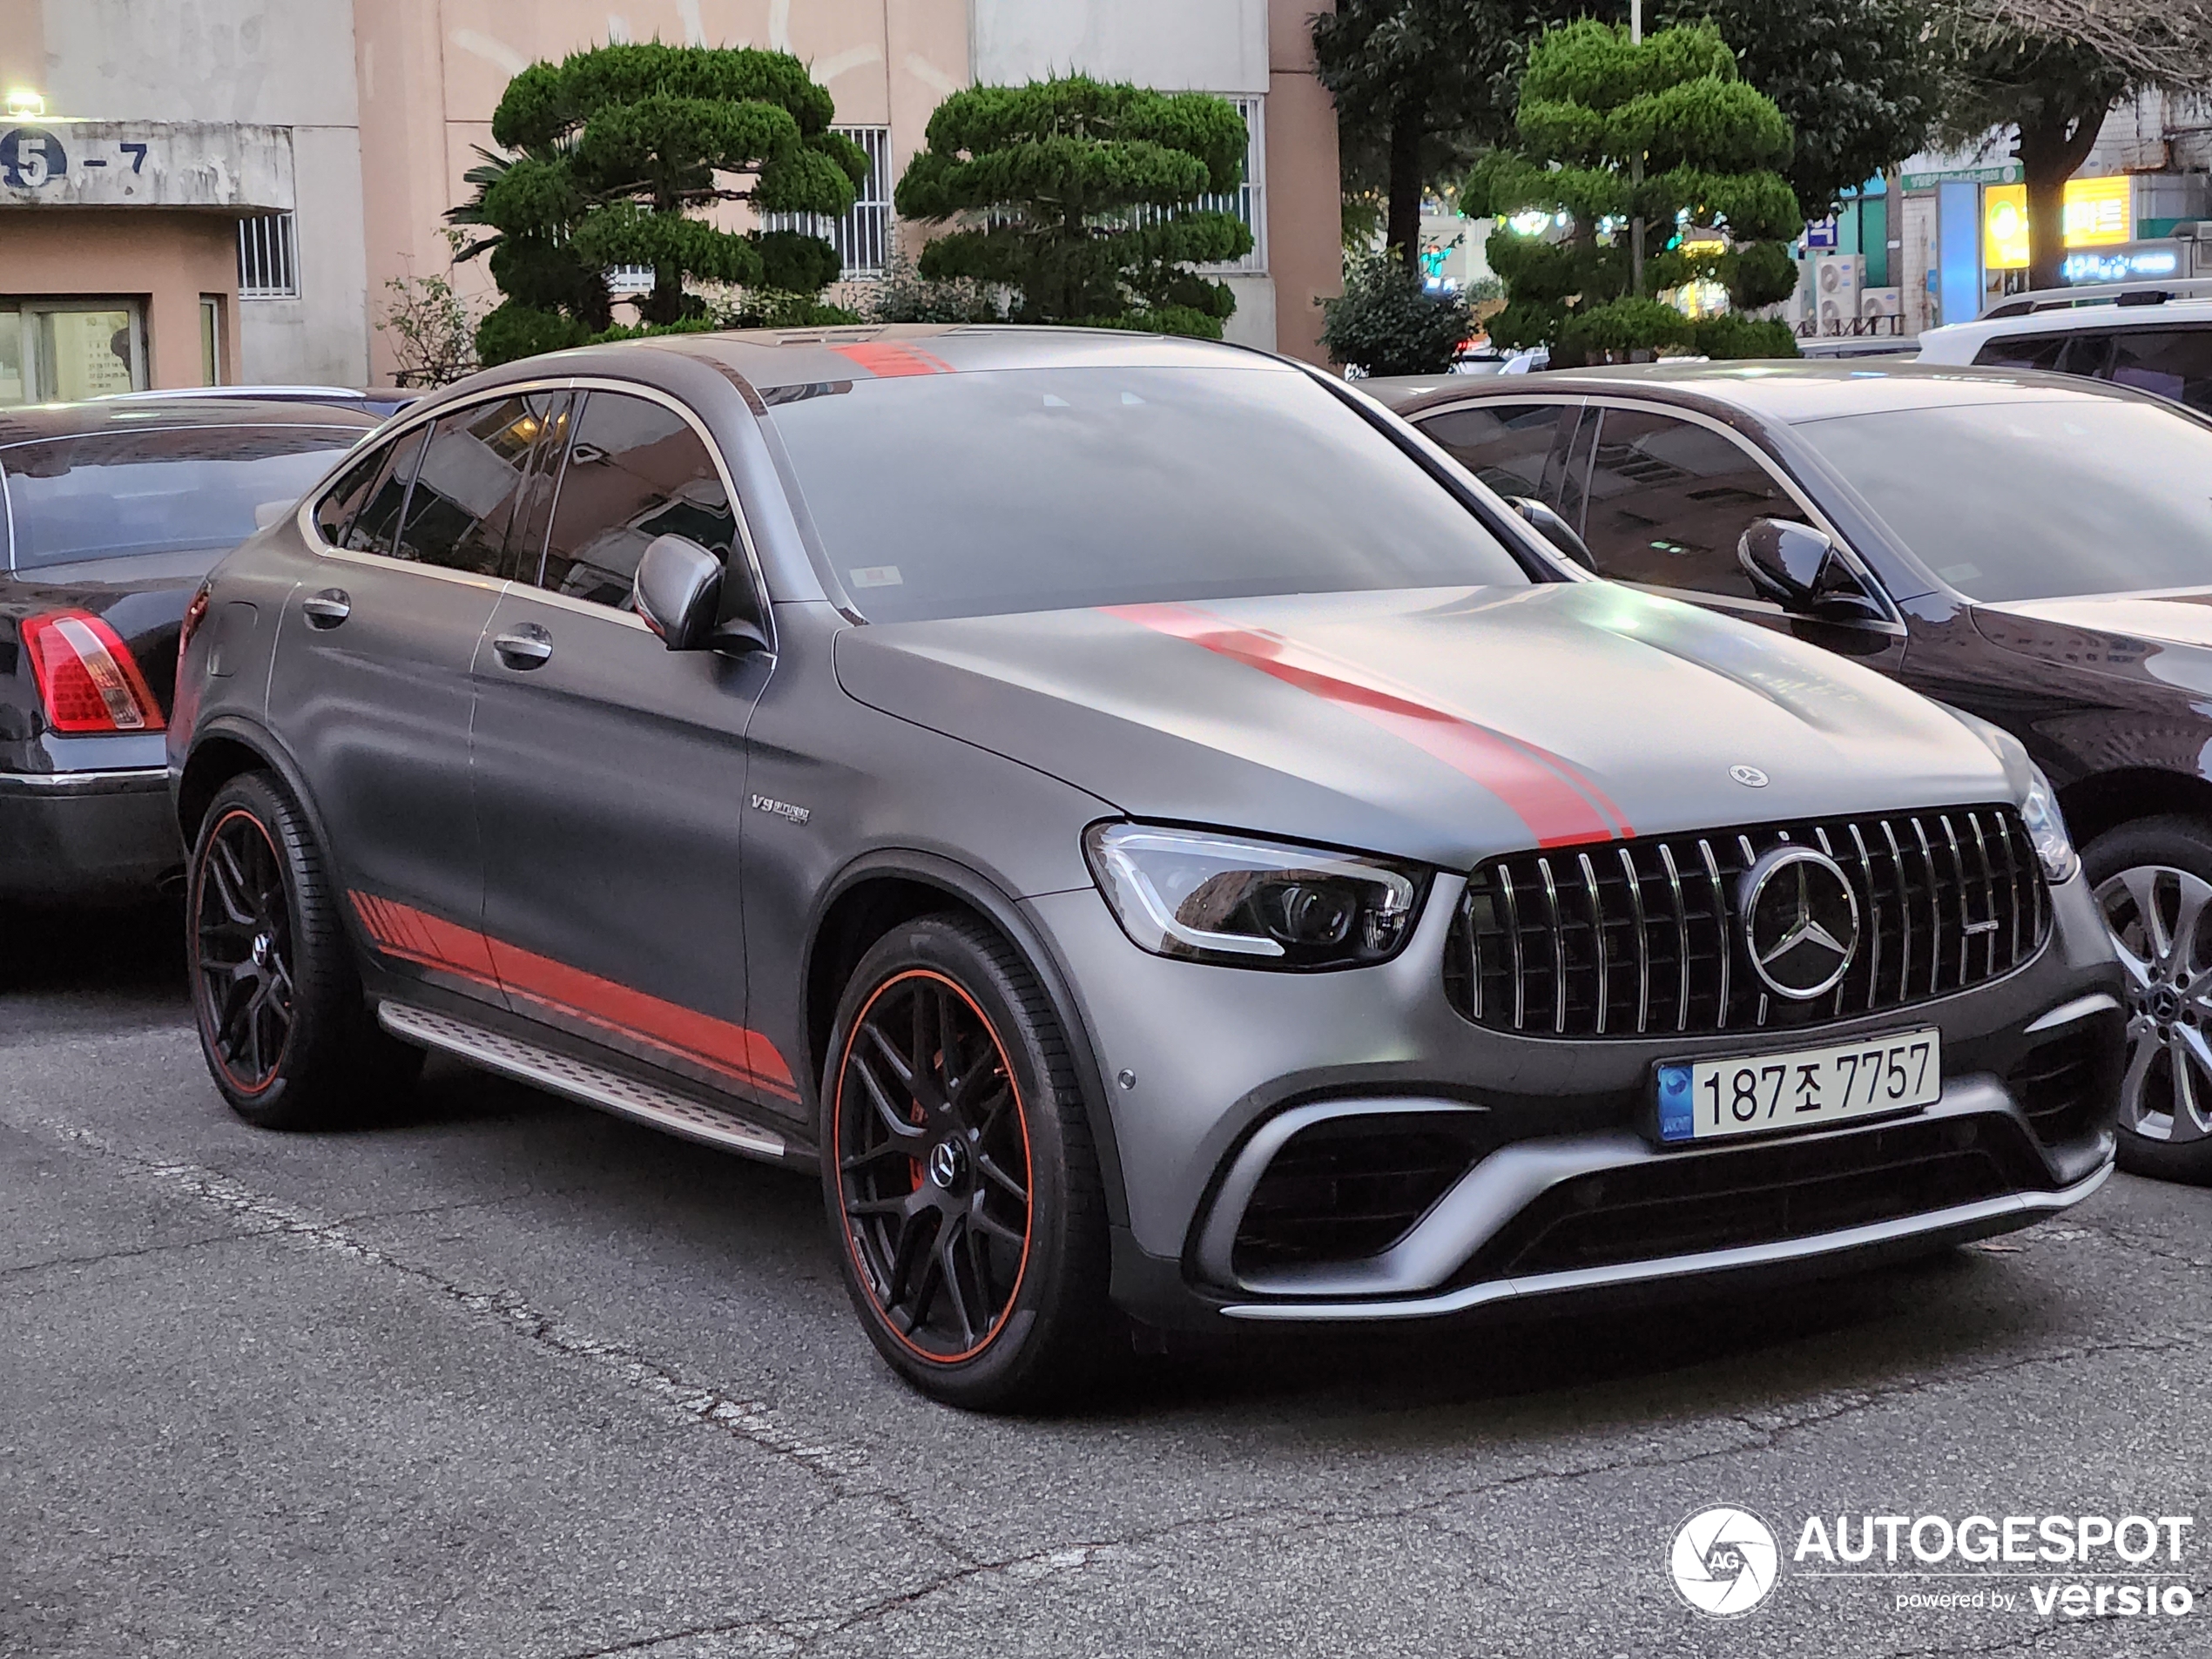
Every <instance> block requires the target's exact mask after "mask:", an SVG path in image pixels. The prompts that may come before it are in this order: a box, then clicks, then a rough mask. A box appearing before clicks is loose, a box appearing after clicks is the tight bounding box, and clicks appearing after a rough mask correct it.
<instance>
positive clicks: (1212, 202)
mask: <svg viewBox="0 0 2212 1659" xmlns="http://www.w3.org/2000/svg"><path fill="white" fill-rule="evenodd" d="M1222 97H1223V98H1224V101H1226V102H1228V103H1231V104H1233V105H1236V106H1237V113H1238V114H1239V115H1241V116H1243V117H1244V177H1243V178H1242V179H1239V180H1238V183H1237V184H1236V185H1235V186H1234V187H1233V188H1231V189H1229V190H1225V191H1222V192H1219V193H1214V192H1208V193H1207V194H1205V195H1204V196H1201V197H1199V198H1198V199H1197V201H1196V202H1193V203H1192V204H1191V207H1192V209H1193V210H1194V211H1196V212H1207V213H1227V214H1230V215H1231V216H1232V217H1233V218H1236V219H1240V220H1242V221H1243V222H1244V226H1245V228H1246V229H1248V230H1250V231H1251V233H1252V251H1251V253H1247V254H1245V255H1244V258H1243V259H1241V260H1231V261H1230V262H1229V263H1227V264H1225V265H1207V266H1200V267H1199V268H1200V269H1201V270H1204V271H1210V272H1212V273H1216V274H1217V275H1218V274H1222V273H1231V272H1236V273H1244V272H1259V271H1264V270H1266V269H1267V212H1266V208H1267V199H1266V197H1267V135H1266V130H1265V126H1264V115H1263V113H1262V105H1263V104H1264V99H1261V98H1236V97H1231V96H1230V95H1228V94H1226V93H1224V94H1223V95H1222ZM1172 216H1173V214H1172V210H1170V211H1169V212H1163V211H1162V210H1161V209H1159V208H1156V207H1140V208H1138V209H1137V210H1136V214H1135V219H1136V223H1138V224H1139V225H1145V224H1157V223H1158V222H1159V221H1160V220H1161V219H1165V218H1170V217H1172Z"/></svg>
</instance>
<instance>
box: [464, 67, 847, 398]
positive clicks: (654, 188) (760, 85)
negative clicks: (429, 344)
mask: <svg viewBox="0 0 2212 1659" xmlns="http://www.w3.org/2000/svg"><path fill="white" fill-rule="evenodd" d="M834 108H835V106H834V105H833V102H832V100H831V98H830V95H829V92H828V91H827V90H826V89H825V88H823V87H820V86H818V85H816V84H814V82H813V79H812V78H810V77H809V76H808V74H807V71H806V65H805V64H801V63H800V62H799V59H797V58H796V57H792V56H791V54H790V53H788V52H769V51H752V50H750V49H744V48H730V47H708V46H666V45H662V44H658V43H657V42H656V43H651V44H632V45H613V46H599V47H595V48H593V49H592V50H591V51H583V52H577V53H575V54H573V55H571V56H570V57H565V58H563V60H562V61H561V62H559V63H558V64H545V63H539V64H531V65H530V66H529V68H528V69H525V70H524V71H523V72H522V73H521V74H519V75H517V76H516V77H515V78H514V79H513V80H512V81H510V82H509V83H508V85H507V91H506V93H505V95H504V96H503V97H502V98H501V99H500V100H499V107H498V108H497V109H496V110H495V111H493V112H492V129H491V130H492V138H494V140H495V141H496V142H497V143H498V144H499V145H502V147H503V148H504V149H505V150H507V151H509V152H511V153H510V154H509V155H505V156H496V155H493V154H491V153H490V152H480V153H482V154H483V156H484V165H482V166H479V167H475V168H473V169H471V170H470V171H469V173H468V175H467V178H468V179H469V183H471V184H472V185H475V187H476V193H475V196H474V197H473V198H471V199H469V201H468V202H466V203H464V204H462V206H459V207H457V208H455V209H454V210H453V212H450V213H448V215H447V217H448V219H452V220H453V221H454V222H455V223H456V224H460V225H464V226H482V227H485V228H486V229H488V230H489V231H490V232H491V234H490V235H488V236H485V237H482V238H481V239H478V240H477V241H476V242H475V245H474V246H471V247H469V249H468V250H467V251H466V253H464V255H463V257H469V256H473V255H475V254H477V253H489V254H490V256H491V273H492V280H494V281H495V282H496V283H497V284H498V285H499V289H500V292H501V293H502V296H503V303H502V304H501V305H500V306H499V307H497V308H496V310H494V311H492V312H491V313H490V314H489V315H487V316H486V317H485V318H484V320H483V321H482V324H481V325H479V327H478V329H477V335H476V345H477V354H478V355H479V356H480V357H481V358H482V360H483V361H484V362H486V363H488V364H489V363H499V362H506V361H510V360H512V359H514V358H516V357H523V356H528V355H530V354H533V353H536V352H540V351H549V350H553V349H556V348H558V347H564V346H573V345H578V344H581V343H583V341H587V340H590V339H593V338H595V337H597V336H599V335H601V334H605V333H606V332H607V331H608V330H609V328H610V326H611V325H612V322H613V313H612V307H611V302H610V298H609V295H608V290H607V279H606V273H607V272H608V270H609V269H610V268H611V267H614V266H648V267H650V268H651V271H652V273H653V287H652V291H651V293H649V294H647V295H646V296H645V297H644V299H643V300H640V301H639V302H638V313H639V316H640V318H641V321H642V327H641V328H633V329H628V330H625V331H624V332H625V333H637V332H650V331H651V329H653V328H656V327H663V328H665V327H675V326H678V325H680V324H684V323H686V322H690V323H691V324H692V325H693V326H697V324H698V320H699V319H700V318H702V317H703V316H704V315H705V305H704V303H703V302H702V301H700V300H698V298H697V297H696V296H694V295H691V294H690V293H686V292H685V283H686V282H687V281H693V280H698V281H707V282H715V283H722V284H727V285H732V286H734V287H740V288H745V289H752V288H759V289H765V290H772V291H775V292H776V293H779V294H784V295H797V296H801V297H802V298H803V297H805V296H811V295H817V294H819V293H820V292H821V290H822V289H823V288H824V287H826V286H827V285H828V284H830V283H831V282H833V281H835V280H836V279H837V276H838V259H837V251H836V249H834V248H833V247H832V246H830V245H829V244H828V243H827V242H826V241H824V240H823V239H821V238H819V237H818V236H809V235H806V234H804V233H800V232H798V231H752V232H748V233H742V234H740V233H736V232H732V231H725V230H722V229H719V228H718V227H717V226H714V225H712V224H710V223H709V222H708V221H707V220H706V219H704V218H700V217H698V213H699V212H700V211H701V210H702V209H705V208H707V207H711V206H713V205H714V204H716V203H718V202H729V201H750V202H751V203H752V206H753V207H754V208H755V209H756V210H758V211H759V212H764V213H774V212H794V213H823V214H837V213H842V212H845V211H846V209H847V208H849V207H851V206H852V205H853V192H854V190H855V189H856V188H857V187H858V185H859V184H860V180H862V179H865V178H867V167H868V161H867V152H864V151H863V150H862V149H861V148H860V145H856V144H854V143H853V141H852V140H851V139H849V138H844V137H841V136H840V135H839V134H837V133H833V132H831V131H830V130H829V123H830V118H831V116H832V114H833V112H834ZM732 176H735V177H736V178H737V179H740V180H744V181H745V182H744V183H742V184H732V183H729V182H726V181H727V180H728V179H731V178H732Z"/></svg>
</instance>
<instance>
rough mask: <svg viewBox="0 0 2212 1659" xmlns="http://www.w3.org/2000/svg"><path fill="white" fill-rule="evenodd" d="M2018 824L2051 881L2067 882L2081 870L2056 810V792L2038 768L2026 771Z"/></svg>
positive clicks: (2063, 824)
mask: <svg viewBox="0 0 2212 1659" xmlns="http://www.w3.org/2000/svg"><path fill="white" fill-rule="evenodd" d="M2020 822H2021V823H2022V824H2024V825H2026V826H2027V839H2028V840H2031V841H2033V842H2034V843H2035V856H2036V857H2037V858H2039V859H2040V860H2043V873H2044V874H2045V875H2047V876H2048V877H2050V878H2051V880H2053V881H2054V882H2059V881H2064V880H2068V879H2070V878H2071V877H2072V876H2073V874H2074V872H2075V871H2076V870H2078V869H2080V867H2081V860H2080V859H2079V858H2077V857H2075V856H2074V843H2073V841H2072V840H2069V839H2068V838H2067V833H2066V819H2065V817H2064V816H2063V815H2062V814H2061V813H2060V811H2059V798H2058V795H2057V792H2055V791H2054V790H2053V789H2052V787H2051V780H2050V779H2048V778H2046V777H2045V776H2044V775H2043V772H2042V769H2041V768H2040V767H2039V766H2030V767H2029V768H2028V783H2027V795H2026V796H2025V797H2023V798H2022V799H2021V801H2020Z"/></svg>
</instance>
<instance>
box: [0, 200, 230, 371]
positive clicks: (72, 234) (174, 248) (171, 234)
mask: <svg viewBox="0 0 2212 1659" xmlns="http://www.w3.org/2000/svg"><path fill="white" fill-rule="evenodd" d="M233 222H234V221H233V220H232V219H229V218H227V217H226V216H224V215H222V214H219V213H206V212H188V211H181V210H174V209H166V208H138V207H74V208H56V209H44V208H34V207H8V208H0V247H4V248H5V250H6V258H5V260H4V262H0V291H4V292H5V293H8V294H10V295H11V296H24V297H36V296H46V295H51V296H63V295H69V296H78V295H83V296H95V295H97V296H99V297H102V298H105V297H108V296H111V295H112V296H115V297H118V298H129V299H136V300H138V301H139V302H140V303H141V304H142V305H144V307H145V323H146V369H147V379H148V381H149V383H150V384H152V385H153V386H157V387H164V386H198V385H199V384H200V382H201V378H202V377H201V374H200V341H199V297H200V295H202V294H204V293H212V294H218V295H222V294H226V293H235V291H236V288H237V286H238V241H237V237H236V233H234V232H233V229H232V226H233ZM232 303H234V302H232ZM228 308H229V306H228V305H227V304H226V310H227V309H228ZM224 322H225V333H226V335H228V336H229V339H230V345H229V348H228V350H227V352H226V355H227V357H228V360H229V361H227V362H226V365H225V369H224V376H223V377H224V379H226V380H235V379H237V378H238V371H239V361H238V355H237V347H236V334H237V330H236V329H235V328H234V327H230V326H229V325H230V323H231V318H230V317H229V316H227V315H226V317H225V319H224Z"/></svg>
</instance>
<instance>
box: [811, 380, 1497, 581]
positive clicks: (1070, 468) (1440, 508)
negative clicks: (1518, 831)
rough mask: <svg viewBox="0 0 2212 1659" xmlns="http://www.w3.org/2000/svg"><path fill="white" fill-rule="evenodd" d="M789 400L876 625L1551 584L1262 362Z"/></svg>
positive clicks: (1386, 448) (1336, 408)
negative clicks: (1534, 577)
mask: <svg viewBox="0 0 2212 1659" xmlns="http://www.w3.org/2000/svg"><path fill="white" fill-rule="evenodd" d="M769 401H770V405H771V407H770V409H769V413H768V421H769V424H770V425H771V426H772V428H773V430H774V432H775V434H776V435H777V437H778V438H779V441H780V442H781V446H782V448H783V450H784V452H785V455H786V458H787V462H788V466H789V469H790V483H791V485H792V489H793V494H794V495H795V496H796V497H797V498H798V499H799V502H800V504H801V505H803V507H804V509H805V511H806V520H807V521H808V522H809V523H808V528H809V529H811V533H812V536H813V541H814V543H815V546H816V549H817V550H818V552H819V555H820V556H821V557H822V558H823V559H824V561H825V562H826V563H827V564H828V565H829V566H830V568H831V569H832V570H833V571H834V572H835V573H836V575H837V577H838V578H839V580H840V583H842V585H843V586H844V587H845V588H846V590H847V591H848V592H849V593H850V594H851V596H852V598H853V603H854V604H857V605H858V606H859V607H860V610H862V611H863V612H864V613H866V614H867V616H868V617H870V618H871V619H872V620H873V621H876V622H885V623H892V622H912V621H922V620H928V619H932V618H937V617H981V616H999V615H1005V614H1008V613H1011V612H1017V611H1034V610H1065V609H1072V608H1075V607H1078V606H1096V605H1122V604H1159V603H1172V602H1183V603H1202V602H1204V601H1206V600H1210V599H1227V598H1248V597H1259V596H1262V595H1271V594H1295V593H1353V592H1373V591H1377V590H1386V589H1399V588H1446V587H1449V588H1465V587H1479V586H1485V585H1491V584H1507V585H1511V586H1514V587H1523V586H1526V585H1527V583H1528V582H1529V579H1530V578H1529V577H1528V575H1527V571H1525V570H1523V569H1522V568H1521V565H1520V564H1519V563H1516V562H1515V561H1514V557H1513V556H1512V555H1511V554H1510V553H1508V552H1507V550H1506V549H1505V548H1504V546H1503V545H1502V544H1501V543H1499V541H1498V540H1497V539H1496V538H1495V537H1494V536H1492V535H1491V534H1490V532H1489V531H1488V530H1487V529H1485V528H1484V527H1483V524H1482V522H1481V521H1480V519H1479V518H1477V517H1476V516H1474V513H1473V512H1472V511H1471V510H1470V509H1468V508H1467V506H1466V505H1465V504H1464V503H1463V502H1461V501H1460V498H1459V497H1458V496H1455V495H1453V493H1452V492H1451V490H1449V489H1447V488H1446V487H1445V486H1444V485H1443V484H1442V483H1440V482H1439V481H1438V479H1437V478H1436V477H1434V476H1433V475H1432V474H1431V473H1430V472H1429V471H1428V470H1427V469H1426V468H1425V467H1423V466H1422V465H1421V463H1420V462H1418V461H1416V460H1415V459H1414V458H1413V455H1411V454H1410V453H1408V452H1407V451H1406V449H1404V448H1400V447H1399V444H1398V443H1397V442H1394V441H1393V439H1391V438H1390V437H1389V436H1388V435H1386V433H1384V432H1383V431H1382V430H1380V429H1379V428H1377V427H1375V426H1374V425H1372V424H1371V423H1370V422H1369V421H1367V420H1366V418H1365V417H1364V416H1362V415H1360V414H1359V411H1358V410H1357V409H1355V408H1352V407H1351V406H1350V405H1348V404H1347V403H1346V402H1345V401H1344V400H1343V399H1342V398H1341V397H1339V396H1338V395H1336V394H1334V393H1332V392H1331V391H1329V390H1328V389H1327V388H1325V387H1323V386H1321V385H1319V384H1318V383H1317V382H1315V381H1312V380H1310V379H1309V378H1307V376H1306V375H1305V374H1302V373H1299V372H1298V371H1297V370H1294V369H1290V368H1282V367H1279V366H1278V365H1274V364H1271V363H1268V362H1266V361H1264V360H1262V361H1255V362H1254V363H1252V364H1251V365H1250V366H1247V365H1245V364H1243V363H1238V364H1236V365H1234V366H1230V365H1222V366H1218V367H1216V366H1207V367H1203V368H1197V367H1191V368H1168V367H1150V368H1116V367H1110V366H1095V367H1076V368H1019V369H975V370H968V369H963V370H961V371H960V372H959V373H956V374H910V375H901V376H899V377H896V378H891V379H882V380H854V381H829V382H825V383H823V384H820V385H819V386H812V387H790V388H778V389H776V390H774V391H772V393H771V394H770V395H769Z"/></svg>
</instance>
